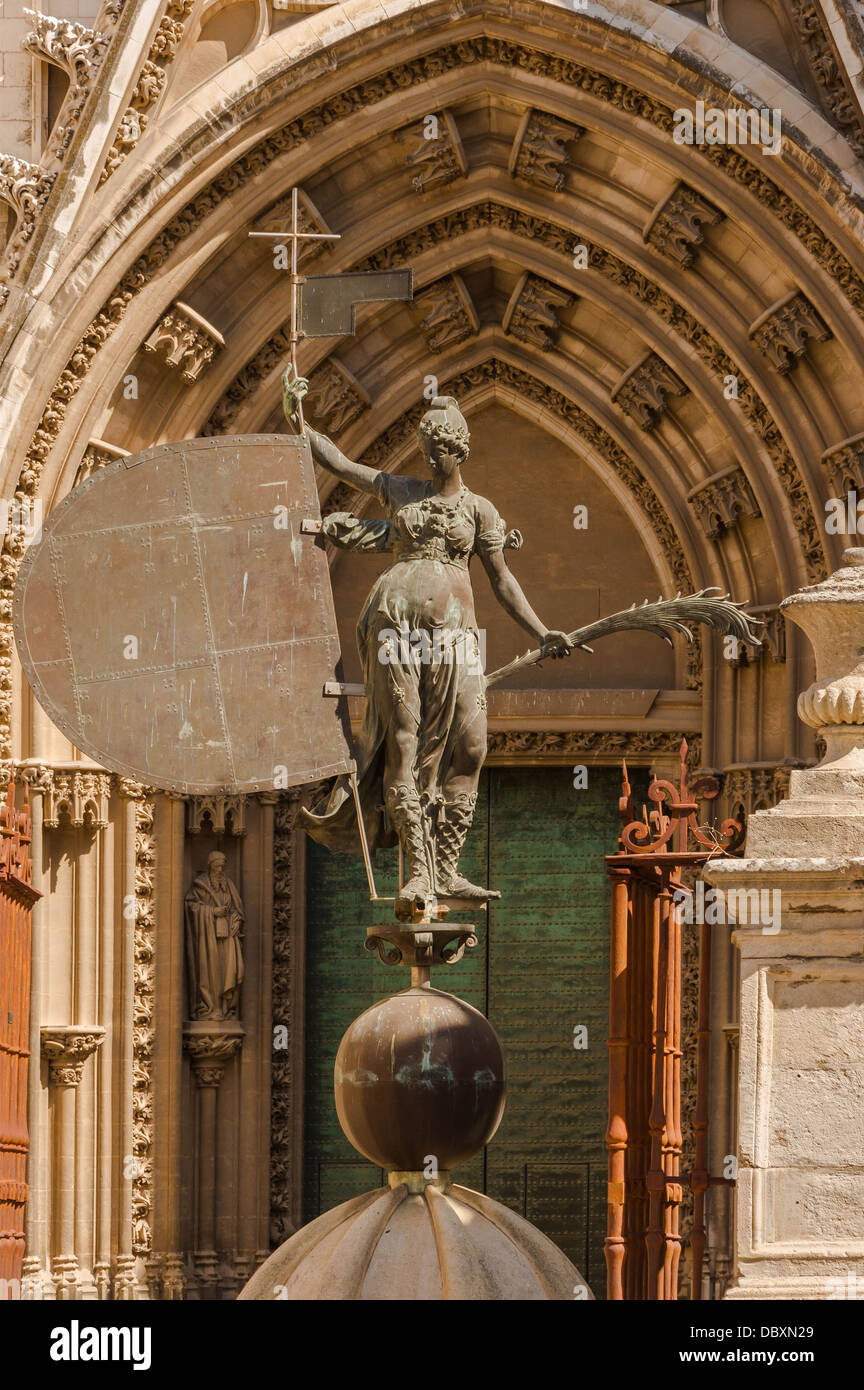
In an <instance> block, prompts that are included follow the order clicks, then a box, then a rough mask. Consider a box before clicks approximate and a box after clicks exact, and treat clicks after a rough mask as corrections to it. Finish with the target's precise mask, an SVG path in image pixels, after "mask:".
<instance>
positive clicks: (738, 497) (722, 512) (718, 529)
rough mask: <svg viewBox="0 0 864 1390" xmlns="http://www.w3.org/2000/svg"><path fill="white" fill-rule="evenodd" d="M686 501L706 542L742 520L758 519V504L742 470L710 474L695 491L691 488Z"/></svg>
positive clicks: (716, 537) (736, 469) (714, 538)
mask: <svg viewBox="0 0 864 1390" xmlns="http://www.w3.org/2000/svg"><path fill="white" fill-rule="evenodd" d="M687 501H688V502H689V503H690V506H691V507H692V508H693V511H694V512H695V514H696V519H697V520H698V522H699V525H700V526H701V527H702V530H703V531H704V532H705V535H706V536H707V537H708V539H709V540H717V539H718V538H719V537H720V536H722V535H723V533H724V531H729V530H731V529H732V527H733V526H737V525H738V523H739V521H740V520H741V518H742V516H750V517H757V516H761V512H760V510H759V503H758V502H757V501H756V497H755V495H754V493H753V489H752V487H751V486H750V483H749V480H748V478H747V475H746V473H745V472H744V469H743V468H731V469H727V470H725V471H724V472H721V473H714V474H713V475H712V476H711V477H710V478H708V479H707V480H706V481H705V482H704V483H699V485H698V487H694V488H691V490H690V492H688V494H687Z"/></svg>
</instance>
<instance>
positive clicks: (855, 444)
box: [820, 434, 864, 497]
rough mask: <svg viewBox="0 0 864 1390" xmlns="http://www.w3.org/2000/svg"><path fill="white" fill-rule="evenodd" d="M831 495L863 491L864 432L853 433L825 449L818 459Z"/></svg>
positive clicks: (839, 495)
mask: <svg viewBox="0 0 864 1390" xmlns="http://www.w3.org/2000/svg"><path fill="white" fill-rule="evenodd" d="M820 462H821V464H822V467H823V469H824V470H825V474H826V477H827V481H828V487H829V489H830V495H831V496H832V497H846V496H847V495H848V494H849V493H850V492H864V434H853V435H852V436H851V437H850V438H849V439H844V440H843V442H842V443H841V444H833V445H832V446H831V448H830V449H826V450H825V453H824V454H823V455H822V458H821V460H820Z"/></svg>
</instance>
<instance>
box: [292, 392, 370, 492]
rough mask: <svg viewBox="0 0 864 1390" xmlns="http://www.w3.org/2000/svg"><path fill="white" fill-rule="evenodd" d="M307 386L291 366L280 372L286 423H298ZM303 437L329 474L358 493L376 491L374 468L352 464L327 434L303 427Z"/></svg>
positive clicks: (316, 460)
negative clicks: (333, 474) (298, 411)
mask: <svg viewBox="0 0 864 1390" xmlns="http://www.w3.org/2000/svg"><path fill="white" fill-rule="evenodd" d="M308 389H309V382H308V381H307V380H306V378H305V377H302V376H296V377H295V376H294V372H293V368H291V367H288V368H286V370H285V371H284V372H283V374H282V409H283V410H284V412H285V419H286V420H287V421H288V423H289V425H292V426H294V425H296V424H297V406H298V404H299V402H300V401H302V399H303V397H304V396H305V395H306V392H307V390H308ZM306 437H307V438H308V440H309V444H310V446H311V449H312V457H313V458H314V460H315V462H316V463H320V464H321V467H322V468H326V469H327V471H328V473H335V475H336V477H337V478H341V479H342V482H343V483H349V484H350V486H351V487H356V488H358V489H359V490H360V491H361V492H373V493H374V492H375V484H376V480H377V478H378V473H377V470H376V469H374V468H366V467H365V465H364V464H362V463H354V461H353V460H352V459H349V458H346V457H345V455H344V454H343V453H342V450H341V449H337V447H336V445H335V444H334V443H333V440H332V439H328V438H327V436H326V434H319V433H318V431H317V430H313V429H310V428H309V426H308V425H307V426H306Z"/></svg>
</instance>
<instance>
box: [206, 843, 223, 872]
mask: <svg viewBox="0 0 864 1390" xmlns="http://www.w3.org/2000/svg"><path fill="white" fill-rule="evenodd" d="M207 872H208V873H209V874H210V876H211V878H222V877H224V874H225V855H224V854H222V853H221V851H220V850H218V849H214V850H213V851H212V852H211V853H210V854H208V855H207Z"/></svg>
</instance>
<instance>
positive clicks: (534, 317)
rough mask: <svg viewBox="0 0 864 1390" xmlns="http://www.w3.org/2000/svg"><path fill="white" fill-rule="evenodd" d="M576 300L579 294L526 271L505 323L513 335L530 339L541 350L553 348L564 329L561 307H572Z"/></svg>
mask: <svg viewBox="0 0 864 1390" xmlns="http://www.w3.org/2000/svg"><path fill="white" fill-rule="evenodd" d="M575 301H576V296H575V294H570V292H569V291H568V290H565V289H562V288H561V287H560V286H559V285H553V284H552V282H551V281H550V280H544V279H543V277H542V276H540V275H532V274H530V272H526V273H525V274H524V275H523V276H522V277H521V279H520V280H519V281H518V283H517V285H516V288H515V289H514V291H513V293H512V295H511V296H510V302H509V303H508V305H507V308H506V310H505V311H504V318H503V321H502V327H503V329H504V332H505V333H507V334H509V335H510V337H511V338H518V339H519V340H520V341H521V342H523V343H530V344H531V345H532V346H533V347H538V348H540V351H541V352H549V351H550V349H551V348H553V347H554V346H555V343H556V342H557V340H558V334H559V333H560V331H561V323H560V320H559V317H558V314H559V311H560V310H561V309H567V308H569V307H570V305H571V304H574V303H575Z"/></svg>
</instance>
